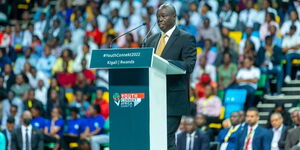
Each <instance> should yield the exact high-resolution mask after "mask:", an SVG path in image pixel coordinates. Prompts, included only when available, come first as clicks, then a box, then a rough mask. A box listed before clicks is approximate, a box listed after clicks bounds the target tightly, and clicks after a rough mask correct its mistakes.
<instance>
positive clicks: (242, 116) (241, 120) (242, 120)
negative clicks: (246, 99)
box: [239, 111, 245, 123]
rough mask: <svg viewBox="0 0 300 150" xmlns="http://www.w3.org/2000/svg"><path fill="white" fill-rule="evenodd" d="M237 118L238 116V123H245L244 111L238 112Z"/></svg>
mask: <svg viewBox="0 0 300 150" xmlns="http://www.w3.org/2000/svg"><path fill="white" fill-rule="evenodd" d="M239 116H240V118H239V119H240V123H244V122H245V112H244V111H239Z"/></svg>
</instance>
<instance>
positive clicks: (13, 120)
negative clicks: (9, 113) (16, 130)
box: [6, 117, 15, 123]
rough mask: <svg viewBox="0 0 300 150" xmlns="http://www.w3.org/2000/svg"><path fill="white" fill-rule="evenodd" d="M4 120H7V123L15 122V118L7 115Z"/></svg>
mask: <svg viewBox="0 0 300 150" xmlns="http://www.w3.org/2000/svg"><path fill="white" fill-rule="evenodd" d="M6 122H7V123H15V118H14V117H8V118H7V119H6Z"/></svg>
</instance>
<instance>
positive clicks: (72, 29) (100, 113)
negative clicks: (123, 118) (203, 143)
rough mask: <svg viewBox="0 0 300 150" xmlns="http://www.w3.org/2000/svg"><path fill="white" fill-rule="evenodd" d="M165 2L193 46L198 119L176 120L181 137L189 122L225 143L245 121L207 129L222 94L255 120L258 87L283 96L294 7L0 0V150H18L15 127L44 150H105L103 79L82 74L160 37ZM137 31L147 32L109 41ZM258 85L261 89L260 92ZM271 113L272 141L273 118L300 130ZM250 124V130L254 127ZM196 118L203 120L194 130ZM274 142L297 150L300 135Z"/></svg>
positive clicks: (292, 55)
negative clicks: (35, 135)
mask: <svg viewBox="0 0 300 150" xmlns="http://www.w3.org/2000/svg"><path fill="white" fill-rule="evenodd" d="M163 3H171V4H172V5H174V7H175V8H176V12H177V24H178V28H180V29H183V30H185V31H186V32H189V33H190V34H192V35H194V36H195V38H196V40H197V62H196V65H195V68H194V71H193V73H192V74H191V83H190V87H191V88H190V95H191V99H190V100H191V115H192V116H196V118H195V119H194V117H187V118H184V119H183V122H185V123H184V124H186V125H183V126H185V127H181V129H180V130H182V131H187V132H188V133H189V134H190V133H193V132H192V130H195V129H196V126H194V122H196V125H197V128H201V130H211V131H208V132H210V133H209V134H210V135H212V136H210V139H208V141H211V142H212V141H215V140H216V139H217V141H218V142H221V143H222V142H225V143H226V142H227V143H228V140H230V138H231V134H233V133H231V132H233V131H234V130H237V129H235V126H236V125H237V124H244V121H242V122H239V123H236V121H234V120H233V119H232V118H234V115H235V117H236V115H237V114H236V113H234V112H233V113H230V114H229V115H231V117H230V120H226V121H225V123H224V124H231V125H227V127H228V131H226V132H225V131H223V130H221V132H220V133H219V130H220V128H221V127H218V128H217V130H214V129H211V128H212V127H211V124H213V123H219V124H220V123H221V122H222V121H223V119H224V117H221V116H222V113H224V110H223V109H224V100H223V99H224V93H226V91H228V90H231V89H239V90H244V91H245V93H246V95H245V100H244V101H243V102H242V104H241V105H242V107H241V108H240V109H241V110H247V109H248V108H249V109H250V108H251V109H250V111H251V112H252V113H253V112H254V114H252V116H254V118H255V116H256V117H257V118H258V119H259V115H258V112H257V110H256V109H253V107H255V106H256V105H257V103H258V101H259V98H258V95H257V93H256V91H257V90H258V89H259V88H261V89H260V90H262V91H263V92H264V94H266V95H269V96H282V95H283V93H282V91H281V89H282V86H283V84H284V82H285V83H290V82H292V81H293V80H295V79H296V78H297V66H295V65H294V63H293V61H294V60H296V59H300V20H299V16H298V14H299V13H300V1H299V0H199V1H195V0H13V1H11V0H0V100H1V103H0V106H1V107H0V110H1V111H0V116H1V129H2V130H3V134H4V135H5V137H6V138H5V139H6V140H5V141H6V142H5V143H6V144H4V145H6V146H7V147H9V148H10V147H12V145H13V146H17V145H18V143H16V142H18V140H20V139H18V138H17V137H16V135H18V133H19V131H18V130H14V128H16V129H18V128H19V127H23V126H24V125H25V126H28V125H29V126H32V127H33V128H35V129H38V130H37V132H39V133H40V134H42V135H44V136H43V140H42V141H44V142H43V147H46V148H48V149H53V148H54V149H59V148H64V149H68V148H75V149H76V148H78V147H80V148H82V149H89V148H92V149H99V148H100V146H101V147H102V148H103V147H107V144H108V141H109V104H108V96H107V95H108V92H107V91H108V71H107V70H105V69H89V63H90V59H91V50H96V49H106V48H110V47H112V48H138V47H141V45H142V42H143V40H144V39H145V38H146V35H147V33H148V32H149V33H150V34H149V36H151V35H152V34H155V33H158V32H160V30H159V28H158V27H157V25H156V24H155V23H156V10H157V8H158V7H159V6H160V5H161V4H163ZM142 23H146V25H145V26H144V27H141V28H139V29H138V30H134V31H132V32H131V33H130V34H127V35H126V36H123V37H120V38H119V39H118V40H116V41H112V40H113V39H114V38H116V37H117V36H118V35H121V34H123V33H125V32H127V31H129V30H131V29H133V28H134V27H137V26H139V25H141V24H142ZM153 26H154V28H153V29H152V30H151V28H152V27H153ZM262 76H264V77H265V78H263V79H262ZM274 79H275V81H276V82H275V83H273V82H271V80H272V81H273V80H274ZM260 80H264V81H265V82H264V83H265V84H263V86H262V87H259V82H261V81H260ZM273 85H274V86H273ZM296 105H297V104H294V106H296ZM225 109H226V108H225ZM272 113H275V114H273V115H270V117H269V118H270V120H269V125H268V127H269V128H273V129H272V130H274V135H275V130H276V131H277V129H278V128H279V127H278V128H277V127H275V126H274V125H273V124H272V117H273V118H277V119H278V118H279V120H280V119H283V122H284V124H285V125H286V126H292V127H293V128H295V129H297V128H298V129H299V127H298V126H299V124H300V123H299V121H298V120H297V119H295V118H297V117H295V116H297V113H299V111H296V113H295V114H294V111H293V112H290V113H291V114H289V111H285V110H284V106H283V105H280V104H278V109H277V107H276V108H275V109H274V112H272ZM232 115H233V117H232ZM290 115H291V116H294V119H293V117H292V118H290ZM298 115H299V114H298ZM241 116H243V115H240V114H239V118H240V117H241ZM228 117H229V116H227V118H228ZM247 117H248V112H247ZM199 118H200V119H199ZM257 118H256V121H255V122H254V123H253V120H252V123H251V124H253V125H257V121H258V120H257ZM201 119H202V121H203V120H205V121H203V122H202V123H199V122H201V121H199V120H201ZM26 120H27V121H26ZM194 120H195V121H194ZM240 120H243V119H240ZM254 120H255V119H254ZM291 120H292V121H291ZM246 122H247V123H250V122H251V120H249V121H248V120H247V121H246ZM199 124H202V125H199ZM246 126H247V125H246ZM183 128H186V129H183ZM275 128H276V129H275ZM224 130H226V129H224ZM229 131H230V132H229ZM241 131H242V130H241ZM263 131H266V130H265V129H263ZM223 132H224V133H223ZM184 133H186V132H184ZM227 133H230V134H227ZM241 133H243V132H241ZM262 133H266V134H265V135H268V134H269V131H268V132H267V131H266V132H262ZM280 133H281V131H280ZM282 133H283V132H282ZM293 133H295V132H293ZM296 133H297V132H296ZM298 133H299V132H298ZM19 134H20V133H19ZM197 134H198V133H197ZM199 134H200V133H199ZM201 134H202V133H201ZM218 134H219V136H217V135H218ZM222 134H224V135H222ZM245 134H246V133H245ZM270 134H271V132H270ZM246 135H247V134H246ZM274 135H273V137H276V139H273V140H274V141H273V140H272V139H271V143H272V149H274V150H277V149H284V148H283V147H285V146H287V145H288V146H287V147H286V148H285V149H287V148H288V149H289V148H292V147H293V146H295V145H297V143H298V142H299V138H294V137H297V136H298V137H300V133H299V134H297V135H296V136H293V140H294V141H293V142H291V143H290V144H283V147H282V144H281V146H280V145H276V144H275V143H276V142H278V140H279V139H278V135H277V133H276V136H274ZM1 136H2V135H1V134H0V138H2V137H1ZM200 136H201V135H199V137H200ZM222 136H223V137H222ZM183 137H184V136H183ZM183 137H182V136H180V137H178V138H179V139H181V138H183ZM216 137H217V138H216ZM24 138H25V136H24ZM248 139H249V138H248ZM21 140H22V139H21ZM266 140H267V141H268V140H269V139H266ZM276 140H277V141H276ZM1 141H2V140H0V143H1ZM179 141H180V140H179ZM179 141H178V142H179ZM21 142H22V141H21ZM31 142H33V141H31ZM181 142H182V141H181ZM251 142H252V141H251ZM253 142H254V141H253ZM269 142H270V141H269ZM244 143H247V140H246V142H244ZM244 143H243V144H244ZM0 145H1V146H2V145H3V144H2V143H1V144H0ZM178 145H180V144H179V143H178ZM1 146H0V149H1ZM6 146H5V147H6ZM31 146H32V147H34V146H37V147H36V148H37V149H39V148H38V147H39V146H40V145H39V144H36V145H33V144H32V145H31ZM273 146H274V148H273ZM298 146H299V144H298ZM227 147H228V146H227ZM14 148H16V147H14ZM253 149H254V148H253ZM205 150H206V149H205Z"/></svg>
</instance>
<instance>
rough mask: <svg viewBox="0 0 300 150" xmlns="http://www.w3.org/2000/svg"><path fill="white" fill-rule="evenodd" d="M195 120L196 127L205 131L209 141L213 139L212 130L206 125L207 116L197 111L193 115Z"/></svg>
mask: <svg viewBox="0 0 300 150" xmlns="http://www.w3.org/2000/svg"><path fill="white" fill-rule="evenodd" d="M195 122H196V127H197V129H198V130H200V131H203V132H205V133H206V134H207V135H208V136H209V139H210V141H214V133H213V130H212V129H211V128H209V127H208V126H207V124H208V123H207V116H205V115H203V114H200V113H198V114H197V115H196V117H195Z"/></svg>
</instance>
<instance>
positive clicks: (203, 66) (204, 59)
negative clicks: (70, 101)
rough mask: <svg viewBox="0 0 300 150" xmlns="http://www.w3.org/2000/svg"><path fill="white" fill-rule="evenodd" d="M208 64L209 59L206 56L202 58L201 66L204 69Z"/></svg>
mask: <svg viewBox="0 0 300 150" xmlns="http://www.w3.org/2000/svg"><path fill="white" fill-rule="evenodd" d="M206 64H207V57H206V56H205V55H202V56H200V58H199V66H200V67H201V68H203V69H204V68H205V66H206Z"/></svg>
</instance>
